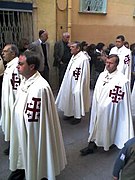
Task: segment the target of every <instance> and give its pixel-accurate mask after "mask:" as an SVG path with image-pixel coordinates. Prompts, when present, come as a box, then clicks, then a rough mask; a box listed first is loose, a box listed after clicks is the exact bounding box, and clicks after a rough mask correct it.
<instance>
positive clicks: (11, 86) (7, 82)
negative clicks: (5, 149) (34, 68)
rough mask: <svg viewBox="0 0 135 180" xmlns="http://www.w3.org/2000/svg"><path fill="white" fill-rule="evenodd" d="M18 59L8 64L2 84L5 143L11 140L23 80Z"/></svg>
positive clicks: (2, 115)
mask: <svg viewBox="0 0 135 180" xmlns="http://www.w3.org/2000/svg"><path fill="white" fill-rule="evenodd" d="M17 65H18V57H16V58H14V59H13V60H12V61H10V62H9V63H7V67H6V69H5V71H4V76H3V82H2V97H1V122H0V124H1V126H2V130H3V132H4V135H5V141H9V140H10V122H11V113H12V108H13V104H14V101H15V97H16V92H17V89H18V87H19V85H20V82H21V79H20V75H19V73H18V70H17V68H16V67H17Z"/></svg>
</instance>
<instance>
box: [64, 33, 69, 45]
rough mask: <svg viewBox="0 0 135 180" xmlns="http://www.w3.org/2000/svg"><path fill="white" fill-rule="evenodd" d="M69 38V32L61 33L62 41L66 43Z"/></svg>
mask: <svg viewBox="0 0 135 180" xmlns="http://www.w3.org/2000/svg"><path fill="white" fill-rule="evenodd" d="M69 39H70V34H69V33H68V32H64V33H63V35H62V40H63V41H64V42H66V43H68V42H69Z"/></svg>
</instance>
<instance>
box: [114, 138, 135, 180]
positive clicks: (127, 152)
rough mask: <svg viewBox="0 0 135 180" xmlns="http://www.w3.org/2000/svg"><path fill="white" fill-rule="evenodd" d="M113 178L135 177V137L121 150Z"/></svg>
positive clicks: (126, 178)
mask: <svg viewBox="0 0 135 180" xmlns="http://www.w3.org/2000/svg"><path fill="white" fill-rule="evenodd" d="M113 179H114V180H119V179H120V180H134V179H135V137H133V138H132V139H129V140H128V141H127V142H126V143H125V145H124V147H123V148H122V150H121V151H120V153H119V155H118V157H117V159H116V161H115V164H114V167H113Z"/></svg>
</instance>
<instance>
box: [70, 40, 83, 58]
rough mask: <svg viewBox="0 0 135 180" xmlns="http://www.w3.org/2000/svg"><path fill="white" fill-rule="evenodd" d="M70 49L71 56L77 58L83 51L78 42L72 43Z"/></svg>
mask: <svg viewBox="0 0 135 180" xmlns="http://www.w3.org/2000/svg"><path fill="white" fill-rule="evenodd" d="M70 49H71V54H73V55H74V56H75V55H76V54H78V53H79V52H80V51H81V43H80V42H77V41H75V42H73V43H71V45H70Z"/></svg>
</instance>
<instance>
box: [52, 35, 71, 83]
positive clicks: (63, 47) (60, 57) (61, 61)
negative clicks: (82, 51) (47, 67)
mask: <svg viewBox="0 0 135 180" xmlns="http://www.w3.org/2000/svg"><path fill="white" fill-rule="evenodd" d="M69 39H70V34H69V33H68V32H64V33H63V35H62V40H60V41H58V42H56V43H55V45H54V63H53V66H57V67H58V69H59V86H60V85H61V83H62V80H63V77H64V74H65V71H66V69H67V65H68V63H69V60H70V58H71V52H70V47H69Z"/></svg>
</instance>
